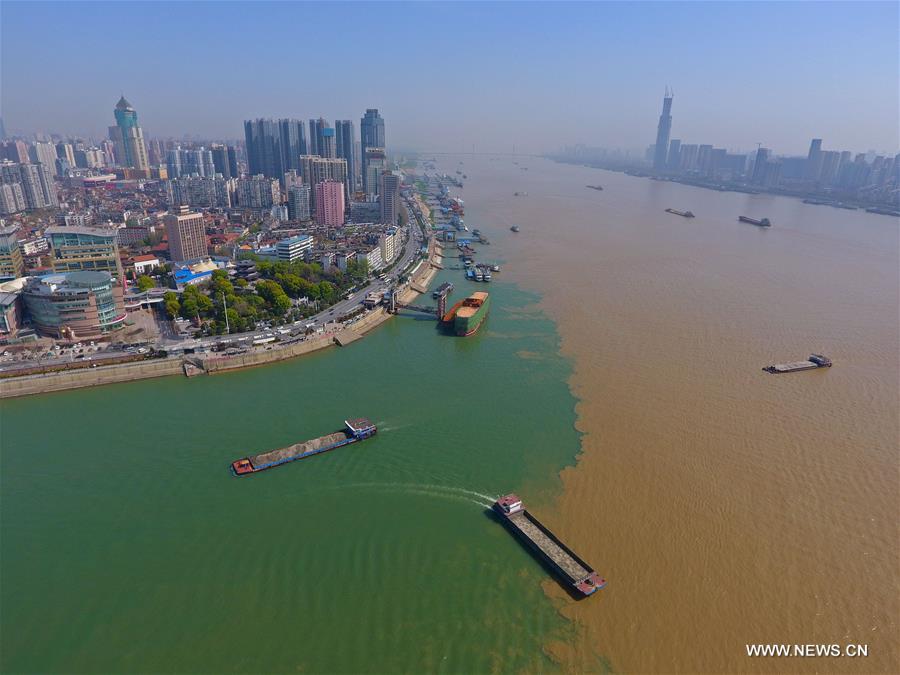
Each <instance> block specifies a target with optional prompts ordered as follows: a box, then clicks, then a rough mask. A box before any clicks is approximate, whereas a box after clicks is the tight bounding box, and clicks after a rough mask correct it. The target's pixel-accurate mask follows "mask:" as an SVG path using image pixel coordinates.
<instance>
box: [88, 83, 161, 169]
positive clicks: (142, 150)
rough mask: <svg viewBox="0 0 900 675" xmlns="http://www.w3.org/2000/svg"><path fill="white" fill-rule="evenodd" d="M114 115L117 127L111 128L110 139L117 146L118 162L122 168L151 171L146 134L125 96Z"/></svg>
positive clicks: (120, 100)
mask: <svg viewBox="0 0 900 675" xmlns="http://www.w3.org/2000/svg"><path fill="white" fill-rule="evenodd" d="M113 114H114V115H115V118H116V125H115V126H114V127H110V128H109V139H110V140H111V141H112V142H113V143H114V144H115V146H116V160H117V161H118V163H119V164H120V165H121V166H124V167H129V168H133V169H140V170H142V171H149V170H150V161H149V160H148V159H147V146H146V145H145V144H144V132H143V131H142V130H141V128H140V127H139V126H138V118H137V111H135V109H134V108H133V107H132V105H131V104H130V103H129V102H128V101H127V100H125V97H124V96H123V97H122V98H120V99H119V102H118V103H117V104H116V108H115V110H114V111H113ZM73 159H74V158H73Z"/></svg>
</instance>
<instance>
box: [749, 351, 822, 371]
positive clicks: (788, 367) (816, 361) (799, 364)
mask: <svg viewBox="0 0 900 675" xmlns="http://www.w3.org/2000/svg"><path fill="white" fill-rule="evenodd" d="M815 368H831V359H829V358H828V357H827V356H822V355H821V354H810V355H809V359H807V360H806V361H791V362H790V363H776V364H774V365H771V366H766V367H765V368H763V370H764V371H766V372H767V373H772V374H774V375H778V374H780V373H796V372H798V371H800V370H813V369H815Z"/></svg>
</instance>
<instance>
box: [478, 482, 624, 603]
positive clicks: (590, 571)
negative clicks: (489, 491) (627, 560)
mask: <svg viewBox="0 0 900 675" xmlns="http://www.w3.org/2000/svg"><path fill="white" fill-rule="evenodd" d="M493 509H494V512H495V513H497V514H498V515H499V516H500V520H502V521H503V522H504V523H505V524H506V526H507V527H508V528H509V529H510V531H512V533H513V534H514V535H515V536H516V537H518V538H519V539H520V540H521V541H523V542H524V543H525V544H526V545H527V546H528V547H529V548H531V549H532V550H533V551H534V552H535V553H536V554H537V555H538V557H539V558H540V559H541V561H542V562H544V564H546V565H547V566H548V567H550V569H552V570H553V571H554V572H556V574H557V575H558V576H559V577H560V578H561V579H562V580H563V581H564V582H566V584H567V585H568V586H569V588H571V589H572V591H573V592H575V593H576V594H577V595H581V596H588V595H591V594H592V593H594V592H596V591H597V590H599V589H601V588H603V587H604V586H606V579H602V578H601V577H600V575H599V574H597V573H596V572H595V571H594V568H592V567H591V566H590V565H588V564H587V563H586V562H584V560H582V559H581V558H579V557H578V556H577V555H575V553H573V552H572V550H571V549H569V548H568V547H567V546H566V545H565V544H563V543H562V542H561V541H560V540H559V539H557V538H556V536H555V535H554V534H553V533H552V532H551V531H550V530H548V529H547V528H546V527H544V526H543V525H542V524H541V523H540V521H539V520H538V519H537V518H535V517H534V516H532V515H531V514H530V513H528V511H526V510H525V505H524V504H523V503H522V500H521V499H519V497H518V496H517V495H514V494H509V495H505V496H503V497H500V499H498V500H497V501H496V502H494V506H493Z"/></svg>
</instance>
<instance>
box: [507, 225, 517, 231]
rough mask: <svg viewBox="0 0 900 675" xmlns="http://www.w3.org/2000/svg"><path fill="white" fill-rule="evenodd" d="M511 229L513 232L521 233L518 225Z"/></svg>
mask: <svg viewBox="0 0 900 675" xmlns="http://www.w3.org/2000/svg"><path fill="white" fill-rule="evenodd" d="M509 229H510V230H512V231H513V232H518V231H519V226H518V225H513V226H512V227H511V228H509Z"/></svg>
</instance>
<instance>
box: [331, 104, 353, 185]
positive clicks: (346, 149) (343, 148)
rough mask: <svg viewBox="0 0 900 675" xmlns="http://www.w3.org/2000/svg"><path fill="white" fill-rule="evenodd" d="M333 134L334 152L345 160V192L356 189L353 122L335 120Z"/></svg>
mask: <svg viewBox="0 0 900 675" xmlns="http://www.w3.org/2000/svg"><path fill="white" fill-rule="evenodd" d="M334 132H335V133H334V135H335V144H336V146H337V147H336V154H337V156H338V157H339V158H341V159H343V160H345V161H346V162H347V194H353V192H355V191H356V158H355V157H354V152H353V144H354V142H355V141H356V138H354V136H355V134H354V133H353V122H351V121H350V120H336V121H335V123H334Z"/></svg>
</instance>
